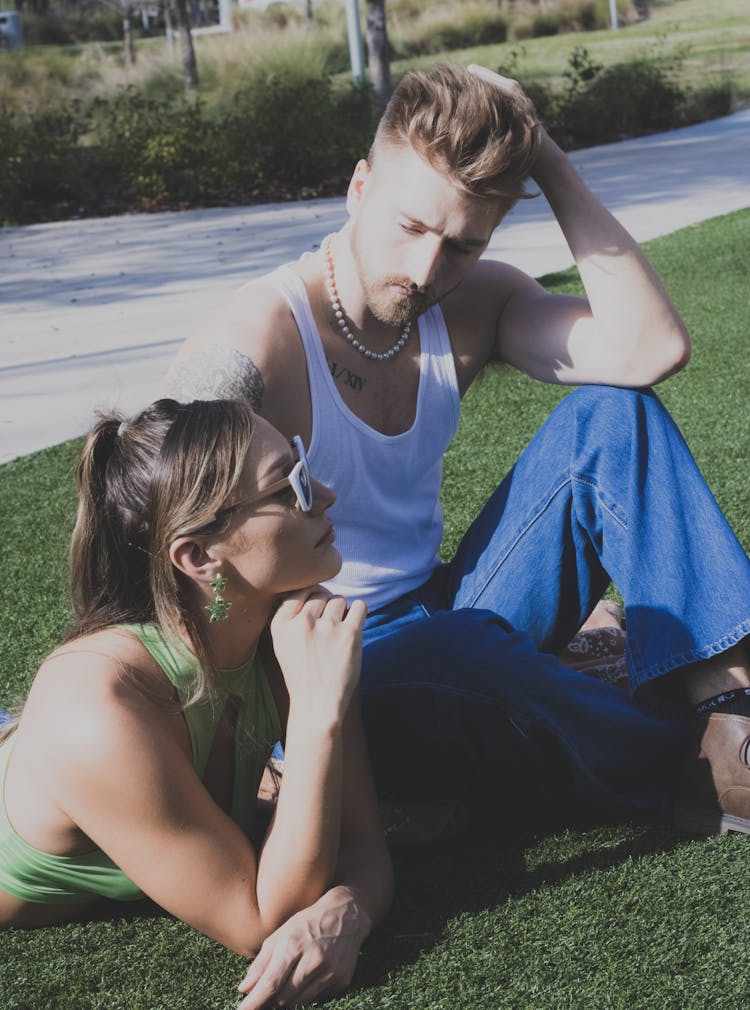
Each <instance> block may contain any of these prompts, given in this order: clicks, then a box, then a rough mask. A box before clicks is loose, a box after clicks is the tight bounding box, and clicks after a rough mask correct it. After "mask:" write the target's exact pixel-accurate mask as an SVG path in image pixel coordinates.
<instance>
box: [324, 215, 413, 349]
mask: <svg viewBox="0 0 750 1010" xmlns="http://www.w3.org/2000/svg"><path fill="white" fill-rule="evenodd" d="M322 248H323V256H324V257H325V261H326V290H327V292H328V300H329V301H330V303H331V308H332V309H333V314H334V315H335V316H336V322H337V323H338V324H339V327H340V329H341V332H342V333H343V334H344V336H345V337H346V339H347V340H348V341H349V343H350V344H351V345H352V347H353V348H354V350H355V351H359V353H360V354H364V356H365V357H366V358H372V359H373V360H375V361H386V360H387V359H388V358H392V357H394V355H396V354H398V352H399V351H400V350H401V348H402V347H403V346H404V344H405V343H406V341H407V340H408V339H409V333H410V332H411V320H409V322H408V323H407V324H406V326H404V328H403V330H402V331H401V336H400V337H399V338H398V340H397V341H396V343H395V344H394V345H393V347H391V349H390V350H388V351H383V352H382V353H379V352H378V351H371V350H370V349H369V348H368V347H365V345H364V344H363V343H361V341H359V340H357V338H356V337H355V336H354V334H353V333H352V331H351V330H350V329H349V326H348V325H347V322H346V319H345V318H344V310H343V309H342V308H341V299H340V298H339V293H338V290H337V288H336V278H335V277H334V274H333V257H332V256H331V236H330V235H326V237H325V238H324V239H323V246H322Z"/></svg>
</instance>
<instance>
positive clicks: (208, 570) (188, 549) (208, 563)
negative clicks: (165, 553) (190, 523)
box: [169, 537, 221, 582]
mask: <svg viewBox="0 0 750 1010" xmlns="http://www.w3.org/2000/svg"><path fill="white" fill-rule="evenodd" d="M169 560H170V561H171V562H172V564H173V565H174V566H175V568H176V569H177V570H178V571H180V572H182V573H183V574H184V575H187V577H188V578H189V579H192V580H193V581H194V582H210V581H211V580H212V579H214V578H216V575H217V574H218V572H220V571H221V561H220V559H218V558H215V557H214V556H213V555H212V554H211V553H210V552H209V551H207V550H206V548H205V547H204V545H203V544H202V543H201V542H200V541H199V540H195V539H193V538H192V537H178V538H177V540H175V541H174V542H173V543H171V544H170V545H169Z"/></svg>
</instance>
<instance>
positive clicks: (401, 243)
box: [167, 67, 750, 831]
mask: <svg viewBox="0 0 750 1010" xmlns="http://www.w3.org/2000/svg"><path fill="white" fill-rule="evenodd" d="M528 178H530V179H532V180H533V182H534V183H535V184H536V185H537V186H538V187H539V189H540V190H541V191H542V193H543V194H544V196H545V197H546V199H547V200H548V201H549V203H550V205H551V207H552V209H553V211H554V213H555V216H556V217H557V220H558V222H559V223H560V226H561V228H562V230H563V232H564V234H565V236H566V239H567V241H568V244H569V246H570V249H571V252H572V253H573V255H574V257H575V261H576V264H577V266H578V270H579V272H580V275H581V279H582V281H583V284H584V287H585V291H586V296H587V297H586V298H585V299H580V298H573V297H568V296H562V295H551V294H548V293H546V292H545V291H544V290H543V289H542V288H541V286H540V285H539V284H538V283H537V282H536V281H535V280H533V279H532V278H531V277H528V276H527V275H525V274H524V273H522V272H520V271H518V270H516V269H514V268H512V267H510V266H508V265H507V264H503V263H497V262H492V261H486V260H481V259H480V257H481V254H482V253H483V251H484V250H485V248H486V246H487V243H488V241H489V239H490V236H491V235H492V232H493V231H494V229H495V228H496V227H497V226H498V225H499V224H500V222H501V221H502V219H503V217H504V216H505V214H506V213H507V212H508V211H509V210H510V208H511V207H512V206H513V204H514V203H515V201H516V200H517V199H518V198H519V197H520V196H522V194H523V187H524V182H525V180H527V179H528ZM347 209H348V213H349V219H348V221H347V223H346V225H345V226H344V228H343V229H342V230H341V231H340V232H339V233H338V234H336V235H333V236H329V237H328V238H326V239H325V240H324V241H323V243H322V246H321V250H320V252H318V253H316V254H314V255H311V254H308V255H305V256H303V257H302V259H301V260H300V261H299V262H297V263H295V264H292V265H291V266H287V267H283V268H280V269H279V270H278V271H275V272H274V273H273V274H271V275H269V276H267V277H265V278H263V279H262V280H260V281H254V282H252V283H250V284H248V285H246V286H245V287H244V288H242V289H241V290H240V291H239V293H238V294H237V296H236V297H235V298H234V300H233V301H232V302H231V303H230V304H229V305H228V306H227V307H226V309H225V310H224V311H223V312H222V313H221V314H220V315H219V317H218V318H216V319H213V320H211V321H210V323H208V324H207V325H205V326H203V327H202V329H201V330H200V332H199V333H198V334H196V335H195V336H194V337H193V338H192V339H191V340H189V341H188V342H187V343H186V345H185V346H184V348H183V349H182V350H181V352H180V354H179V356H178V358H177V360H176V362H175V363H174V366H173V368H172V370H171V373H170V376H169V379H168V387H167V389H168V392H169V394H170V395H176V396H178V397H181V398H183V399H187V398H192V397H209V396H233V397H234V396H245V397H247V398H249V399H250V400H251V401H252V403H253V404H254V406H255V407H256V409H258V410H259V411H260V412H261V413H262V414H263V415H264V416H266V417H267V418H268V419H269V420H270V421H271V422H272V423H273V424H274V425H276V426H277V427H278V428H279V429H280V430H282V431H284V432H285V433H287V434H288V435H289V436H290V437H291V436H292V435H294V434H301V436H302V438H303V441H304V442H305V444H306V445H307V446H309V457H310V461H311V466H312V468H313V470H314V472H315V473H316V476H318V477H319V478H320V479H321V480H323V481H325V482H326V483H327V484H330V485H332V486H333V487H334V488H335V490H336V493H337V496H338V500H337V503H336V505H335V506H334V508H333V509H332V510H331V514H332V517H333V518H334V522H335V524H336V530H337V545H338V547H339V549H340V551H341V553H342V555H343V557H344V567H343V569H342V572H341V574H340V576H339V577H338V578H337V580H336V581H335V588H336V591H337V592H340V593H343V594H344V595H346V596H347V597H349V598H355V597H361V598H364V599H365V600H366V601H367V603H368V606H369V609H370V613H369V617H368V623H367V629H366V635H365V661H364V665H363V671H362V693H363V704H364V710H365V720H366V725H367V732H368V742H369V745H370V748H371V756H372V760H373V764H374V768H375V774H376V778H377V779H378V780H379V782H380V784H381V785H382V786H383V787H385V788H386V789H388V788H394V787H396V786H397V785H400V786H401V787H405V788H407V789H409V790H410V791H412V792H413V793H421V794H423V795H424V794H425V793H426V792H427V791H428V790H430V789H431V788H432V787H433V786H434V784H435V783H438V784H439V786H441V787H444V786H445V783H446V781H451V780H455V779H456V778H459V777H460V778H464V779H465V778H466V777H467V775H468V776H470V777H472V778H474V779H478V780H480V781H481V784H482V785H483V787H484V789H485V796H486V795H488V793H487V790H494V791H493V792H492V793H490V795H491V796H492V797H493V802H496V803H497V804H498V805H499V806H500V807H505V808H507V810H508V812H509V814H512V812H513V810H514V809H515V803H516V801H517V800H518V799H519V797H520V798H523V797H526V799H527V800H528V798H529V797H530V796H531V797H539V800H538V802H540V803H544V802H546V799H545V797H546V796H547V795H548V793H549V790H550V787H551V786H552V782H551V781H550V780H551V778H553V776H552V775H551V773H550V770H549V769H550V768H554V767H555V766H556V765H557V764H560V761H559V760H558V758H559V756H560V755H562V758H563V759H564V760H563V762H562V763H563V764H564V767H565V769H566V774H569V775H570V776H571V777H572V780H573V781H574V783H575V785H576V787H577V789H578V791H579V793H580V794H582V795H583V796H584V797H585V798H586V799H588V800H590V801H592V802H595V803H598V804H600V805H601V806H603V807H607V808H609V809H616V810H620V811H626V810H638V809H647V808H652V807H654V806H660V805H664V804H665V802H667V800H668V799H669V797H671V796H672V795H673V794H674V791H675V788H676V784H677V780H678V778H679V777H680V774H681V768H682V765H683V763H684V760H685V752H686V746H687V744H688V742H689V740H690V738H691V736H692V735H693V734H694V732H695V722H696V719H695V709H696V707H697V706H700V705H701V704H703V703H706V704H707V705H708V709H707V711H708V712H710V713H711V714H710V715H706V716H704V723H703V729H704V730H705V732H704V734H703V744H702V746H703V753H702V755H701V759H700V761H699V760H698V759H697V755H695V756H694V757H693V760H692V762H690V761H689V762H688V770H687V772H682V774H683V778H684V782H685V784H684V785H683V792H684V796H683V802H682V807H681V810H682V815H681V816H682V820H683V823H685V824H686V825H687V826H690V827H693V828H699V829H703V830H712V829H715V828H717V827H726V826H727V825H731V826H734V827H737V828H738V829H739V830H743V831H750V769H749V768H748V767H747V765H746V764H745V763H744V758H742V757H740V758H739V759H738V757H737V755H744V754H746V753H747V752H748V751H750V718H748V717H747V716H746V715H745V714H744V712H745V705H747V698H746V696H745V694H744V691H745V689H746V688H748V687H750V670H749V669H748V659H747V653H746V651H745V645H744V643H743V641H742V640H743V637H744V636H746V635H747V634H748V633H749V632H750V562H748V559H747V557H746V555H745V554H744V552H743V550H742V548H741V547H740V545H739V544H738V542H737V540H736V538H735V537H734V535H733V533H732V532H731V530H730V529H729V527H728V526H727V524H726V521H725V520H724V518H723V517H722V515H721V513H720V512H719V509H718V507H717V505H716V503H715V501H714V499H713V498H712V496H711V494H710V492H709V491H708V489H707V487H706V485H705V483H704V481H703V479H702V477H701V476H700V474H699V472H698V471H697V469H696V467H695V463H694V462H693V460H692V457H691V456H690V454H689V452H688V450H687V448H686V446H685V444H684V442H683V440H682V438H681V436H680V435H679V432H678V431H677V430H676V428H675V426H674V423H673V422H672V421H671V419H670V418H669V416H668V415H667V414H666V412H665V411H664V409H663V407H662V406H661V404H660V403H659V401H658V399H657V398H656V397H655V396H654V394H653V393H651V392H650V390H648V389H647V388H645V387H649V386H651V385H653V384H655V383H658V382H659V381H661V380H662V379H664V378H666V377H667V376H668V375H671V374H672V373H674V372H676V371H678V370H679V369H680V368H682V367H683V366H684V365H685V364H686V362H687V360H688V358H689V354H690V346H689V338H688V335H687V333H686V330H685V327H684V324H683V323H682V320H681V319H680V317H679V315H678V313H677V311H676V309H675V307H674V306H673V305H672V303H671V301H670V299H669V297H668V295H667V294H666V292H665V291H664V288H663V287H662V285H661V282H660V281H659V278H658V277H657V276H656V274H655V273H654V271H653V269H652V268H651V266H650V265H649V263H648V262H647V260H646V259H645V257H644V256H643V254H642V253H641V251H640V250H639V248H638V246H637V245H636V243H635V242H634V241H633V239H632V238H631V237H630V235H628V234H627V232H626V231H625V230H624V229H623V228H622V227H621V226H620V225H619V224H618V223H617V221H616V220H615V219H614V218H613V217H612V215H611V214H610V213H609V212H608V211H607V210H606V209H605V208H604V207H603V206H602V205H601V204H600V203H599V202H598V200H597V199H596V198H595V197H594V196H593V194H592V193H591V192H590V191H589V190H588V188H587V187H586V185H585V183H584V182H583V181H582V180H581V178H580V177H579V176H578V174H577V173H576V171H575V169H574V168H573V166H572V164H571V163H570V161H569V160H568V159H567V158H566V156H565V155H564V154H563V153H562V152H561V151H560V150H559V148H558V147H557V146H556V145H555V144H554V143H553V142H552V141H551V139H550V138H549V137H548V135H547V134H546V133H545V131H544V130H543V129H542V128H541V126H540V125H539V123H538V122H537V120H536V117H535V114H534V110H533V108H532V107H531V105H530V103H529V102H528V100H527V99H526V97H525V96H524V94H523V92H522V91H521V89H520V88H519V86H518V85H517V84H516V83H515V82H513V81H509V80H507V79H505V78H502V77H499V76H498V75H496V74H493V73H491V72H490V71H488V70H485V69H483V68H478V67H473V68H470V69H469V70H468V71H467V70H464V69H462V68H452V67H442V68H436V69H435V70H434V71H432V72H431V73H429V74H410V75H407V77H406V78H405V79H404V80H403V81H402V83H401V84H400V86H399V88H398V89H397V91H396V93H395V94H394V97H393V99H392V100H391V103H390V104H389V106H388V109H387V110H386V112H385V114H384V116H383V119H382V121H381V123H380V125H379V128H378V131H377V135H376V137H375V141H374V144H373V147H372V150H371V152H370V155H369V157H368V160H367V161H361V162H359V164H358V165H357V166H356V168H355V171H354V175H353V177H352V180H351V183H350V186H349V191H348V197H347ZM491 362H505V363H509V364H511V365H514V366H515V367H516V368H519V369H521V370H522V371H524V372H526V373H527V374H529V375H531V376H532V377H534V378H536V379H539V380H542V381H545V382H554V383H565V384H570V385H576V386H582V387H583V388H581V389H579V390H576V391H575V392H573V393H571V394H570V395H569V396H568V397H566V399H565V400H563V402H562V403H561V405H560V406H559V407H558V408H557V409H556V410H555V411H554V412H553V414H552V415H551V416H550V417H549V418H548V420H547V421H546V422H545V425H544V426H543V427H542V429H541V430H540V432H539V433H538V434H537V436H536V437H535V438H534V440H533V441H532V442H531V444H530V445H529V447H528V448H527V449H526V451H525V452H524V454H523V455H522V456H521V458H520V459H519V461H518V463H517V464H516V466H515V467H514V470H513V471H512V473H511V474H510V475H509V476H508V477H507V478H506V479H505V480H504V481H503V482H502V483H501V484H500V486H499V488H498V489H497V491H496V492H495V493H494V495H493V496H492V497H491V498H490V500H489V501H488V502H487V504H486V506H485V508H484V509H483V511H482V513H481V514H480V516H479V517H478V518H477V519H476V521H475V523H474V524H473V526H472V527H471V529H470V530H469V532H468V533H467V535H466V537H465V538H464V541H463V542H462V544H461V546H460V547H459V549H458V551H457V553H456V556H455V558H454V559H453V561H452V562H451V563H450V564H448V565H440V564H439V563H438V561H437V549H438V546H439V544H440V539H441V533H442V517H441V513H440V505H439V499H438V494H439V487H440V475H441V462H442V456H443V453H444V452H445V449H446V447H447V445H448V443H449V442H450V440H451V438H452V436H453V434H454V432H455V429H456V426H457V423H458V414H459V402H460V397H461V395H462V394H463V393H464V392H465V391H466V389H467V388H468V387H469V385H470V384H471V382H472V381H473V380H474V378H475V377H476V376H477V374H478V373H479V372H480V371H481V370H482V369H483V368H484V367H485V366H486V365H487V364H489V363H491ZM499 423H501V422H499ZM487 436H488V437H492V432H488V433H487ZM696 516H699V517H700V524H698V523H697V522H696ZM610 578H611V579H612V580H613V581H614V582H615V584H616V585H617V586H618V588H619V589H620V591H621V592H622V595H623V597H624V600H625V604H626V615H627V628H628V667H629V673H630V679H631V687H632V692H631V693H630V694H628V693H626V692H624V691H621V690H619V689H617V688H614V687H612V686H610V685H607V684H604V683H601V682H598V681H595V680H593V679H592V678H589V677H586V676H584V675H583V674H578V673H576V672H574V671H572V670H570V669H568V668H566V667H565V666H563V665H562V664H561V663H559V662H558V661H557V660H556V659H555V658H554V656H555V653H556V652H557V651H558V650H559V649H561V648H562V647H563V646H564V644H565V643H566V642H567V641H568V640H569V639H570V638H571V637H572V635H573V634H574V633H575V631H576V630H577V628H578V627H579V626H580V625H581V624H582V622H583V621H584V620H585V618H586V617H587V615H588V614H589V613H590V612H591V610H592V608H593V607H594V605H595V603H596V601H597V600H598V599H599V597H600V596H601V593H602V591H603V590H604V588H605V587H606V585H607V584H608V582H609V580H610ZM727 695H729V697H725V696H727ZM717 698H718V699H719V700H718V701H717V700H715V699H717ZM722 706H723V707H722ZM747 711H748V713H750V705H748V707H747ZM555 781H556V779H555ZM717 790H718V793H720V794H721V797H720V796H719V795H718V794H717Z"/></svg>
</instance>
